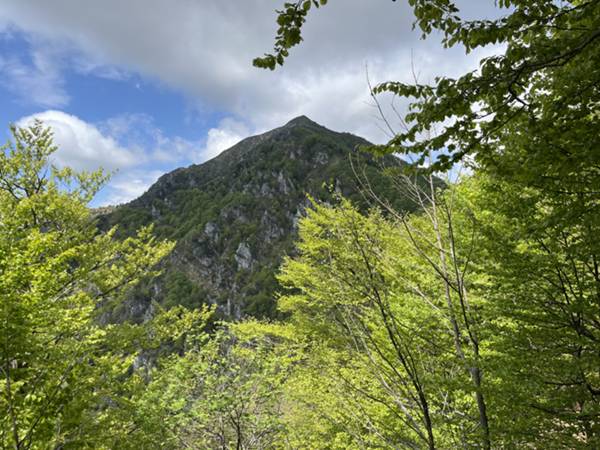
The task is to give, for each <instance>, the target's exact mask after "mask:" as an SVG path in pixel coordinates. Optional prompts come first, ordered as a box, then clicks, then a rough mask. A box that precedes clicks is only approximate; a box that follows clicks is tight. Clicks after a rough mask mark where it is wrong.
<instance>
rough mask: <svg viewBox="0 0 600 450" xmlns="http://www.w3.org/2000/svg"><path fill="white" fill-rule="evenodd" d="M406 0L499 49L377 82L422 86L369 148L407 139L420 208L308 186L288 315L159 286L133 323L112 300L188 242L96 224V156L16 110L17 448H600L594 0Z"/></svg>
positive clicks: (298, 8) (427, 30) (292, 33)
mask: <svg viewBox="0 0 600 450" xmlns="http://www.w3.org/2000/svg"><path fill="white" fill-rule="evenodd" d="M337 1H341V0H337ZM326 3H327V2H326V1H324V0H321V1H319V2H317V1H309V0H301V1H297V2H296V1H294V2H291V3H286V4H285V5H284V6H283V9H282V10H281V11H280V12H279V16H278V24H279V30H278V32H277V36H276V38H275V48H274V51H273V53H272V54H267V55H265V56H264V57H262V58H258V59H256V60H255V65H257V66H259V67H263V68H270V69H276V67H277V66H278V65H281V64H284V62H285V58H286V57H293V55H292V53H293V47H294V46H295V45H297V44H300V43H301V40H302V35H301V31H302V26H303V24H304V23H305V21H306V20H310V15H311V14H318V13H319V9H318V8H322V7H327V5H326ZM408 3H409V4H410V5H411V7H412V8H413V11H414V15H415V26H416V27H417V28H418V29H419V30H421V31H422V33H423V37H424V38H429V39H439V38H440V37H441V39H442V42H441V44H442V45H444V46H446V47H451V46H462V47H463V48H464V49H465V50H466V51H471V50H473V49H476V48H478V47H483V46H486V45H490V44H499V45H500V47H499V48H501V49H502V50H501V53H499V54H498V55H496V56H493V57H489V58H486V59H484V60H482V61H481V62H480V66H479V69H478V70H477V71H475V72H470V73H466V74H464V75H463V76H462V77H460V78H458V79H449V78H438V79H436V80H435V82H434V83H433V84H420V83H419V81H418V80H415V82H414V83H412V84H404V83H400V82H394V81H390V82H386V83H383V84H380V85H377V86H374V87H373V95H374V99H375V100H376V101H377V99H379V98H385V96H386V95H393V96H400V97H405V98H408V99H409V100H410V102H411V105H410V108H409V111H408V113H407V114H405V115H404V116H402V117H398V118H393V119H392V118H388V119H389V120H388V122H389V123H390V127H391V128H392V129H393V130H394V137H393V139H392V140H391V141H390V142H389V143H388V144H387V145H384V146H374V147H371V148H369V149H367V150H368V151H370V152H373V153H375V154H378V155H381V154H392V153H394V154H400V155H402V154H404V155H411V156H415V155H416V162H415V164H414V166H408V165H407V167H406V168H404V169H403V170H394V171H389V172H387V173H385V174H381V175H380V176H386V177H390V183H392V184H393V185H394V186H397V188H398V189H397V190H398V193H397V195H398V196H403V198H409V199H411V201H413V202H415V203H416V204H418V205H419V208H418V209H417V210H416V211H415V212H411V213H406V212H404V211H400V210H398V209H396V208H395V207H394V205H393V204H391V203H390V202H389V201H388V200H386V199H384V198H381V197H380V196H379V195H378V194H377V192H376V191H375V190H374V189H372V184H373V180H372V179H370V177H369V176H364V173H362V172H361V171H360V170H357V171H356V177H357V179H358V181H359V183H360V185H361V186H362V190H363V194H364V198H365V199H368V201H369V205H370V207H369V208H367V209H365V208H363V207H360V208H359V207H358V206H357V205H356V204H354V203H353V202H352V201H351V200H348V199H346V198H344V197H343V195H337V196H334V197H333V198H331V199H330V201H328V202H327V203H323V202H319V201H317V200H315V199H313V201H312V207H311V208H310V209H309V212H308V214H307V216H306V217H305V218H303V219H302V220H301V222H300V229H299V238H298V240H297V242H296V243H295V248H296V251H295V253H294V254H293V255H292V256H289V257H287V258H286V259H285V261H284V262H283V264H282V265H281V267H280V268H279V269H278V270H277V275H276V277H277V280H278V283H279V289H278V294H277V295H276V298H275V304H276V307H277V309H278V311H279V314H278V315H277V318H276V319H271V320H267V319H261V320H259V319H253V318H251V317H246V318H245V319H244V320H239V321H235V322H231V321H229V322H227V321H224V322H221V321H219V320H217V319H216V318H215V311H214V308H211V307H209V306H206V307H202V308H196V307H195V308H186V307H184V306H172V305H162V306H161V305H160V304H156V305H154V314H153V317H152V318H150V319H149V320H146V321H144V322H142V323H134V322H128V321H125V322H122V323H108V324H107V323H106V322H105V321H102V320H99V318H100V316H101V315H102V312H103V310H104V309H106V308H114V307H115V305H118V303H119V302H121V301H123V299H124V298H125V296H126V295H127V293H128V291H129V290H130V289H131V288H132V287H133V286H135V285H136V284H137V283H139V281H140V280H141V279H146V278H147V277H150V276H153V275H156V274H157V273H156V272H158V271H159V266H157V263H158V262H159V261H160V260H161V258H163V257H164V256H165V255H167V254H168V253H169V252H170V251H171V249H172V248H173V245H175V242H173V241H166V240H161V239H157V237H156V236H155V234H154V231H153V229H152V227H143V228H140V229H139V230H138V231H137V233H135V234H132V235H130V236H129V237H126V238H125V237H122V236H119V235H117V228H118V225H117V226H116V227H113V228H110V229H109V230H102V231H99V229H98V227H97V221H98V220H97V217H96V216H95V215H94V214H93V213H92V211H90V209H89V208H88V203H89V201H90V200H91V198H92V197H93V195H94V194H95V193H96V192H97V190H98V189H99V187H100V186H101V185H102V183H103V182H105V180H106V178H105V175H103V174H102V173H101V172H96V173H77V172H75V171H72V170H70V169H60V170H59V169H56V168H54V167H51V165H50V164H49V157H51V154H52V152H54V151H55V150H56V149H55V147H54V146H53V143H52V135H51V133H50V131H49V130H48V129H47V128H45V127H44V125H43V124H42V123H36V124H35V125H34V126H32V127H30V128H24V129H19V128H15V127H13V128H12V133H13V138H12V139H11V141H10V142H9V143H8V144H7V145H6V146H5V147H4V149H3V151H2V152H0V296H1V298H0V301H1V305H2V308H1V312H0V313H1V314H2V321H1V325H0V341H1V344H0V375H1V377H0V443H1V447H2V448H6V449H15V450H20V449H79V448H100V449H102V448H105V449H121V448H122V449H127V448H138V449H139V448H144V449H146V448H147V449H153V448H166V449H172V448H173V449H174V448H199V449H204V448H205V449H229V448H237V449H277V448H282V449H354V448H356V449H371V448H373V449H384V448H385V449H387V448H393V449H454V448H482V449H500V448H509V449H510V448H532V449H577V448H582V449H583V448H586V449H587V448H590V449H591V448H599V447H600V267H599V264H600V263H599V258H600V240H599V238H598V237H599V236H600V145H599V144H600V142H599V139H600V133H599V130H600V126H599V125H600V123H599V121H600V120H599V119H600V115H599V110H598V108H599V105H600V45H599V43H598V42H599V41H598V38H599V37H600V2H599V1H597V0H588V1H586V0H581V1H575V0H573V1H569V2H556V1H550V0H520V1H512V0H500V1H498V2H497V4H498V8H503V9H501V10H499V12H500V13H501V16H500V18H499V19H494V20H470V21H467V20H463V19H462V18H461V15H460V12H459V11H458V10H457V9H456V7H455V5H454V4H453V2H452V1H450V0H409V2H408ZM396 124H398V127H397V128H395V125H396ZM425 163H427V164H425ZM424 165H426V166H427V172H426V175H424V176H425V179H427V180H428V183H423V182H422V178H421V179H419V178H418V177H417V175H416V173H417V172H416V171H415V169H416V168H421V169H420V170H421V172H420V174H421V175H419V176H420V177H422V176H423V175H422V174H423V172H422V167H423V166H424ZM459 172H462V175H459V176H457V173H459ZM443 173H448V174H451V175H452V176H450V177H449V181H448V183H445V184H441V183H438V182H436V179H435V177H436V176H441V175H442V174H443ZM418 180H421V181H420V182H416V181H418Z"/></svg>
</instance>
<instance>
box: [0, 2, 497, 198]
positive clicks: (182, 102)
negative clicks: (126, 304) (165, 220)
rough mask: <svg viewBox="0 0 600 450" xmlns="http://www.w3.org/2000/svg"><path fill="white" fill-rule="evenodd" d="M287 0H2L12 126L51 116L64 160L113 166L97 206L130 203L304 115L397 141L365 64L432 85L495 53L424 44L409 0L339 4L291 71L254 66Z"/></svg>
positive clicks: (295, 56) (373, 72)
mask: <svg viewBox="0 0 600 450" xmlns="http://www.w3.org/2000/svg"><path fill="white" fill-rule="evenodd" d="M282 3H283V0H281V1H279V0H229V1H223V0H103V1H95V0H52V1H47V0H2V1H1V2H0V101H1V102H2V105H3V108H2V109H1V110H0V124H5V130H7V125H8V124H9V123H17V124H19V125H22V124H27V123H28V122H29V121H31V119H32V118H33V117H38V118H40V119H42V120H43V121H44V122H46V123H47V124H48V125H50V126H51V127H52V128H53V130H54V133H55V140H56V142H57V143H58V145H59V147H60V150H59V151H58V152H57V154H56V158H55V161H56V163H57V164H59V165H61V164H62V165H64V164H68V165H70V166H72V167H75V168H78V169H95V168H98V167H103V168H105V169H106V170H108V171H112V172H114V176H113V178H112V180H111V182H110V183H109V185H108V186H107V187H106V188H105V189H103V191H102V192H101V193H100V194H99V196H98V198H97V199H96V200H95V201H94V205H103V204H114V203H121V202H125V201H128V200H131V199H132V198H135V197H137V196H138V195H140V194H141V193H143V192H144V191H145V190H146V189H147V187H148V186H149V185H150V184H151V183H152V182H154V181H155V180H156V178H157V177H158V176H160V175H161V174H162V173H164V172H166V171H169V170H172V169H174V168H176V167H181V166H187V165H189V164H194V163H201V162H203V161H206V160H207V159H210V158H212V157H214V156H216V155H218V154H219V153H220V152H221V151H223V150H224V149H226V148H228V147H230V146H231V145H233V144H235V143H236V142H237V141H239V140H240V139H242V138H244V137H246V136H249V135H252V134H256V133H258V132H262V131H265V130H268V129H271V128H274V127H277V126H280V125H283V124H284V123H286V122H287V121H288V120H290V119H292V118H293V117H295V116H298V115H301V114H304V115H307V116H308V117H310V118H311V119H313V120H315V121H317V122H319V123H321V124H323V125H325V126H327V127H329V128H332V129H335V130H339V131H349V132H352V133H355V134H359V135H362V136H364V137H366V138H368V139H370V140H371V141H373V142H384V141H385V140H386V138H387V136H386V134H385V133H384V132H383V131H382V127H381V124H380V120H379V119H378V117H377V113H376V110H374V108H373V105H372V102H371V101H370V99H369V91H368V86H367V76H366V72H367V70H366V68H368V72H369V78H370V79H371V82H372V83H377V82H379V81H384V80H388V79H394V80H405V81H410V80H411V79H412V78H413V70H414V72H415V73H417V74H418V77H419V80H420V81H423V82H426V81H431V80H432V79H433V78H434V77H435V76H437V75H447V76H454V75H459V74H461V73H463V72H464V71H466V70H473V69H476V68H477V61H478V60H479V59H480V57H481V56H483V55H487V54H490V53H493V52H494V49H484V50H483V51H481V52H477V53H475V54H472V55H465V54H464V52H463V51H462V49H459V48H457V49H451V50H443V49H441V46H440V44H439V38H437V37H435V36H434V37H432V38H430V39H428V40H426V41H422V40H420V36H419V33H418V32H416V31H412V30H411V24H412V20H413V17H412V14H411V11H410V9H409V8H408V7H407V6H406V2H402V1H398V2H392V1H391V0H332V1H330V2H329V5H328V6H327V7H326V8H323V9H322V10H320V11H318V12H317V13H315V14H313V15H312V16H311V17H310V21H309V23H308V25H307V27H306V30H305V33H304V39H305V41H304V43H303V44H302V45H301V46H300V47H298V48H297V49H295V50H294V51H293V53H292V55H291V57H290V58H289V60H288V62H287V64H286V65H285V66H284V67H283V68H282V69H279V70H277V71H275V72H270V71H264V70H259V69H255V68H253V67H252V64H251V61H252V59H253V58H254V57H255V56H259V55H261V54H262V53H264V52H266V51H269V50H270V49H271V48H272V43H273V36H274V34H275V29H276V25H275V12H274V10H275V9H276V8H277V7H279V6H281V4H282ZM459 5H460V7H461V9H462V12H463V14H464V15H465V16H468V17H486V16H487V17H489V16H491V15H494V14H497V13H496V12H495V10H494V7H493V5H494V1H493V0H463V1H461V2H459ZM386 102H387V100H386ZM403 106H404V105H403V104H402V103H401V102H399V103H398V104H397V107H398V108H399V109H400V110H402V108H403ZM4 133H5V135H7V133H6V131H5V132H4Z"/></svg>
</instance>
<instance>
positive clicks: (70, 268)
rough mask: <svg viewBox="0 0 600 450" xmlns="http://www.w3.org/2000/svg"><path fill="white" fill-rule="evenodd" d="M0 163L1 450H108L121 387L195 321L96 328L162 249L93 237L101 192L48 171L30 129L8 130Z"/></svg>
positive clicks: (90, 182) (130, 387) (176, 313)
mask: <svg viewBox="0 0 600 450" xmlns="http://www.w3.org/2000/svg"><path fill="white" fill-rule="evenodd" d="M11 132H12V136H13V139H12V140H11V141H9V143H8V144H7V145H6V146H4V147H3V148H2V150H1V151H0V295H1V305H2V306H1V310H0V314H1V319H0V320H1V322H0V340H1V344H0V366H1V367H0V374H1V379H0V411H2V414H0V430H1V431H0V442H1V443H2V447H3V448H13V449H29V448H36V449H37V448H39V449H41V448H115V447H114V445H115V442H119V439H120V438H119V436H121V437H122V436H124V435H121V432H126V431H127V428H128V426H129V425H130V422H129V420H128V415H129V413H128V411H127V402H128V400H127V399H128V397H129V396H131V394H132V393H133V392H134V391H135V390H136V389H138V388H140V386H141V378H140V377H139V376H132V375H131V373H130V372H131V368H132V364H133V363H134V362H135V361H136V359H137V358H139V355H140V354H141V353H142V351H143V350H144V349H146V350H152V349H154V350H157V349H159V348H160V343H161V342H162V343H164V342H168V341H173V340H175V339H178V337H179V336H180V335H181V333H183V332H184V330H185V326H183V325H185V324H187V325H190V324H192V323H193V322H194V320H195V319H194V317H195V314H191V315H188V314H187V313H186V312H185V311H183V310H173V311H171V312H169V313H166V314H164V315H161V314H158V315H157V318H156V320H153V321H150V322H149V323H147V324H145V325H144V326H133V325H127V324H123V325H101V322H100V320H99V316H100V314H101V312H102V307H103V305H105V304H106V303H109V302H118V301H119V299H121V298H122V296H123V293H124V292H125V290H126V289H127V288H128V287H130V286H132V285H133V284H135V283H136V282H137V281H138V280H139V279H140V277H142V276H149V275H151V274H153V273H154V272H153V267H154V265H155V264H156V263H157V262H158V261H159V260H160V259H161V258H162V257H163V256H164V255H165V254H166V253H167V252H169V251H170V249H171V248H172V244H171V243H169V242H157V241H156V240H155V239H154V238H153V237H152V233H151V228H143V229H141V230H140V231H139V232H138V233H137V235H136V236H134V237H131V238H129V239H125V240H116V239H114V238H113V235H114V232H115V230H114V229H112V230H110V231H108V232H106V233H99V232H98V230H97V228H96V226H95V223H94V220H93V217H92V215H91V212H90V209H89V208H88V206H87V204H88V202H89V201H90V200H91V199H92V197H93V195H94V194H95V193H96V192H97V190H98V189H99V188H100V186H101V185H102V183H103V182H104V181H105V177H104V176H103V175H102V173H101V172H94V173H76V172H74V171H72V170H71V169H69V168H64V169H57V168H56V167H54V166H52V165H51V164H50V162H49V158H51V156H52V153H53V152H54V151H55V150H56V147H55V146H54V145H53V144H52V134H51V132H50V131H49V129H47V128H45V127H44V126H43V125H42V124H41V123H40V122H36V123H35V124H34V125H33V126H31V127H29V128H16V127H12V128H11Z"/></svg>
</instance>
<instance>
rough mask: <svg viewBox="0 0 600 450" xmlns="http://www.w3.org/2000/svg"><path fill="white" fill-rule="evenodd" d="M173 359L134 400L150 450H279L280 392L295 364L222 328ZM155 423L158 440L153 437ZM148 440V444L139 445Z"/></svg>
mask: <svg viewBox="0 0 600 450" xmlns="http://www.w3.org/2000/svg"><path fill="white" fill-rule="evenodd" d="M198 344H200V345H198V346H196V347H194V348H191V349H190V350H189V351H188V352H186V354H185V355H183V356H182V357H179V356H173V357H171V359H170V360H169V361H168V362H166V363H165V367H164V368H162V369H161V370H160V372H159V373H158V374H157V375H156V376H155V377H154V379H153V381H152V382H151V383H150V384H149V386H148V388H147V390H146V391H145V392H144V393H143V395H142V396H141V397H140V398H139V399H138V400H137V401H136V405H137V414H138V416H139V417H140V418H142V419H143V420H144V423H145V426H146V428H144V427H143V426H142V428H140V430H138V432H137V435H138V437H137V438H136V439H134V440H132V442H135V443H136V445H140V444H142V445H146V446H148V447H152V448H223V449H226V448H251V449H272V448H283V445H282V439H283V435H284V434H283V432H282V431H283V424H282V422H281V420H280V416H281V407H282V404H281V402H282V396H281V387H282V384H283V381H284V380H285V377H286V376H287V374H288V371H289V365H290V363H291V362H292V360H291V359H290V358H289V357H288V356H286V355H285V354H282V353H278V354H276V353H273V352H272V351H271V350H272V344H271V343H270V342H269V341H268V339H265V338H261V339H252V340H250V341H242V340H239V338H238V337H237V336H236V335H235V334H232V333H231V331H228V330H226V329H223V330H221V331H220V332H218V333H217V334H216V335H214V336H212V337H211V339H210V340H209V341H206V340H205V341H203V342H199V343H198ZM157 424H158V433H157ZM144 439H145V440H144Z"/></svg>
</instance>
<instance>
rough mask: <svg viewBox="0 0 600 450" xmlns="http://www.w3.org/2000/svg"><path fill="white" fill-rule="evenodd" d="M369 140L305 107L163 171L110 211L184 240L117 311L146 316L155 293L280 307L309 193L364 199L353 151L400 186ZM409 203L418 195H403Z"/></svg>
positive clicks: (235, 307) (236, 306) (237, 307)
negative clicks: (279, 291)
mask: <svg viewBox="0 0 600 450" xmlns="http://www.w3.org/2000/svg"><path fill="white" fill-rule="evenodd" d="M365 144H369V143H368V141H366V140H365V139H363V138H360V137H357V136H354V135H352V134H349V133H338V132H334V131H331V130H328V129H327V128H325V127H323V126H321V125H319V124H317V123H315V122H313V121H312V120H310V119H309V118H307V117H305V116H300V117H297V118H295V119H293V120H291V121H290V122H288V123H287V124H286V125H284V126H282V127H280V128H276V129H274V130H272V131H269V132H266V133H263V134H261V135H258V136H252V137H249V138H247V139H244V140H242V141H241V142H239V143H238V144H236V145H234V146H233V147H231V148H230V149H228V150H226V151H224V152H223V153H221V154H220V155H219V156H217V157H216V158H214V159H212V160H210V161H207V162H206V163H204V164H200V165H192V166H190V167H187V168H181V169H177V170H174V171H173V172H170V173H168V174H165V175H163V176H162V177H161V178H160V179H159V180H158V181H157V182H156V183H155V184H154V185H153V186H152V187H150V189H149V190H148V191H147V192H146V193H145V194H144V195H142V196H141V197H140V198H138V199H136V200H134V201H132V202H130V203H128V204H126V205H122V206H119V207H118V208H117V209H116V210H115V211H114V212H112V213H111V214H109V215H107V216H104V217H103V218H101V224H102V226H108V225H114V224H118V225H119V229H120V230H121V233H122V234H124V235H127V234H128V233H130V232H132V231H133V230H135V229H138V228H139V227H140V226H142V225H147V224H151V223H152V224H154V226H155V232H156V234H157V235H158V236H159V237H161V238H169V239H172V240H175V241H177V245H176V247H175V250H174V251H173V252H172V254H171V255H170V256H169V257H168V258H166V259H165V261H164V263H163V266H164V267H163V268H164V271H163V274H162V276H161V277H160V278H158V279H157V280H154V281H152V282H151V283H149V284H146V285H143V286H142V287H141V288H139V289H137V291H136V292H135V294H134V295H133V296H132V298H131V299H130V301H129V302H128V304H127V306H126V307H124V308H121V309H120V310H118V311H114V317H116V318H128V317H129V318H131V317H133V318H139V317H141V316H143V315H144V314H145V313H146V312H147V311H149V312H151V310H149V309H148V308H149V306H150V305H151V301H152V300H157V301H159V302H161V303H162V304H165V305H175V304H185V305H187V306H198V305H200V304H203V303H211V304H215V303H216V304H217V305H219V310H220V311H221V312H222V313H223V315H224V316H227V317H234V318H239V317H242V316H243V315H246V314H249V315H254V316H258V317H261V316H273V315H274V314H275V307H274V306H275V305H274V300H273V294H274V291H275V290H276V281H275V278H274V274H275V272H276V270H277V267H278V265H279V264H280V262H281V259H282V257H283V256H284V255H285V254H289V253H290V252H292V251H293V242H294V239H295V237H296V230H297V223H298V219H299V218H300V217H301V216H302V215H303V212H304V210H305V209H306V208H307V207H308V206H309V204H310V202H309V200H308V197H307V194H308V195H310V196H311V197H313V198H314V199H316V200H321V201H331V200H332V197H333V196H334V193H335V192H338V193H342V194H343V195H344V196H346V197H348V198H350V199H352V200H353V201H355V202H357V203H359V204H362V205H364V199H363V197H362V195H361V194H360V193H359V190H358V188H357V184H358V182H357V180H356V177H355V175H354V173H353V171H352V167H351V164H350V156H351V155H354V156H353V157H354V158H356V161H359V164H360V166H361V170H363V169H364V171H365V173H366V174H367V176H368V177H369V179H370V180H371V181H372V182H373V184H374V189H376V190H378V192H380V193H386V192H387V193H391V192H393V189H392V185H391V182H390V181H389V180H387V179H386V178H385V177H382V176H381V173H380V170H381V166H382V164H384V165H387V166H389V165H392V166H398V165H400V164H401V161H400V160H398V159H396V158H394V157H387V158H385V160H375V159H374V158H372V157H367V156H365V155H363V154H362V153H360V152H359V151H358V147H360V146H361V145H365ZM394 201H395V203H396V205H397V206H398V207H400V208H404V209H406V208H411V207H412V206H411V204H410V202H408V201H407V200H404V199H402V198H395V199H394Z"/></svg>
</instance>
